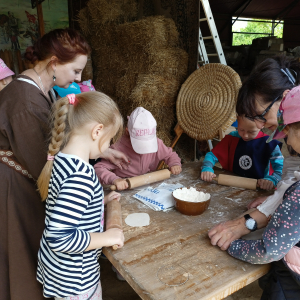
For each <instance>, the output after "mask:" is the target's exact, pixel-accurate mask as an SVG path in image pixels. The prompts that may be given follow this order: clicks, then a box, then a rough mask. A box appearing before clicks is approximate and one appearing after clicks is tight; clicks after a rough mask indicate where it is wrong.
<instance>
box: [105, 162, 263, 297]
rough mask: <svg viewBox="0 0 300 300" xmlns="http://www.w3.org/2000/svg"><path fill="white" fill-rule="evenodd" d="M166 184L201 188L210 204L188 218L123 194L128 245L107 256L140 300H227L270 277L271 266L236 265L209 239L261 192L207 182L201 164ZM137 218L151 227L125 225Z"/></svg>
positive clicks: (187, 168)
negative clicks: (144, 217)
mask: <svg viewBox="0 0 300 300" xmlns="http://www.w3.org/2000/svg"><path fill="white" fill-rule="evenodd" d="M220 172H222V171H220ZM165 182H167V183H181V184H183V185H184V186H186V187H190V186H193V187H197V188H201V189H202V190H203V191H204V192H206V193H210V194H211V202H210V206H209V208H208V210H207V211H205V212H204V213H203V214H202V215H200V216H185V215H182V214H181V213H179V212H177V211H176V210H175V209H172V210H170V211H167V212H156V211H153V210H152V209H150V208H148V207H147V206H146V205H144V204H142V203H141V202H139V201H138V200H137V199H135V198H133V197H132V195H133V194H134V193H136V192H137V189H135V190H127V191H123V192H121V193H122V198H121V204H122V217H123V230H124V235H125V245H124V247H123V248H122V249H118V250H116V251H113V250H112V248H104V249H103V252H104V254H105V255H106V256H107V258H108V259H109V260H110V261H111V262H112V264H113V265H114V266H115V267H116V268H117V269H118V270H119V272H120V273H121V274H122V275H123V277H124V278H125V279H126V280H127V282H128V283H129V284H130V285H131V286H132V288H133V289H134V290H135V291H136V292H137V293H138V295H139V296H140V297H141V298H142V299H160V300H173V299H178V300H183V299H184V300H192V299H195V300H196V299H197V300H199V299H205V300H206V299H214V300H218V299H223V298H225V297H227V296H228V295H230V294H232V293H234V292H235V291H237V290H239V289H241V288H242V287H244V286H246V285H247V284H249V283H251V282H253V281H255V280H256V279H258V278H259V277H261V276H262V275H264V274H265V273H266V272H267V271H268V269H269V266H268V265H251V264H248V263H245V262H242V261H239V260H237V259H234V258H233V257H231V256H229V255H228V254H227V252H226V251H221V250H220V249H219V248H218V247H214V246H212V245H211V244H210V240H209V238H208V236H207V232H208V230H209V229H210V228H211V227H213V226H214V225H216V224H218V223H219V222H222V221H226V220H229V219H233V218H235V217H237V216H239V215H240V214H242V213H243V212H244V211H245V210H246V204H247V203H248V202H249V201H250V200H252V199H254V198H256V197H257V196H259V195H262V194H264V192H263V191H250V190H242V189H237V188H232V187H226V186H221V185H217V184H215V183H207V182H203V181H201V180H200V163H186V164H184V165H183V172H182V173H181V174H180V175H178V176H172V177H171V178H170V179H168V180H166V181H165ZM160 183H161V182H159V183H156V184H152V185H151V186H153V187H155V186H158V185H159V184H160ZM139 189H141V188H139ZM136 212H146V213H148V214H149V216H150V225H149V226H147V227H130V226H128V225H126V223H125V222H124V219H125V218H126V217H127V215H129V214H131V213H136Z"/></svg>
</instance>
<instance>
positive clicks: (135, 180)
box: [110, 169, 171, 191]
mask: <svg viewBox="0 0 300 300" xmlns="http://www.w3.org/2000/svg"><path fill="white" fill-rule="evenodd" d="M170 176H171V172H170V171H169V170H168V169H164V170H160V171H155V172H151V173H147V174H144V175H141V176H136V177H131V178H127V179H126V181H127V182H128V185H129V187H128V189H134V188H136V187H139V186H142V185H146V184H150V183H153V182H157V181H161V180H164V179H169V178H170ZM110 189H111V190H112V191H115V190H116V189H117V187H116V186H115V185H111V186H110Z"/></svg>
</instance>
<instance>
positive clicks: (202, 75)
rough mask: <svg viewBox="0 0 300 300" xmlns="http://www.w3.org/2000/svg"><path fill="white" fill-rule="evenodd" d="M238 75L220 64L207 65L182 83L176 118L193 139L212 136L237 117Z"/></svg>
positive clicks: (225, 127) (206, 138)
mask: <svg viewBox="0 0 300 300" xmlns="http://www.w3.org/2000/svg"><path fill="white" fill-rule="evenodd" d="M241 85H242V83H241V79H240V76H239V75H238V74H237V73H236V72H235V71H234V70H233V69H232V68H230V67H228V66H226V65H222V64H207V65H205V66H203V67H201V68H199V69H198V70H196V71H195V72H194V73H192V74H191V75H190V76H189V78H188V79H187V80H186V81H185V83H184V84H183V85H182V86H181V89H180V92H179V95H178V98H177V103H176V111H177V119H178V122H179V124H180V126H181V127H182V128H183V130H184V132H185V133H186V134H188V135H189V136H190V137H192V138H194V139H196V140H199V141H201V140H208V139H212V138H214V137H216V136H218V134H219V130H220V129H222V130H223V131H225V130H226V129H227V128H228V127H229V126H230V125H231V124H232V123H233V122H234V121H235V120H236V112H235V106H236V100H237V96H238V92H239V89H240V87H241Z"/></svg>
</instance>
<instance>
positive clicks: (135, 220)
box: [125, 213, 150, 227]
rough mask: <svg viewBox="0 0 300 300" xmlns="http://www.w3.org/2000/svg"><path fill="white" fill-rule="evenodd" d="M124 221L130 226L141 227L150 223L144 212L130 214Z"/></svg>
mask: <svg viewBox="0 0 300 300" xmlns="http://www.w3.org/2000/svg"><path fill="white" fill-rule="evenodd" d="M125 223H126V224H127V225H129V226H131V227H142V226H148V225H149V224H150V217H149V215H148V214H146V213H135V214H130V215H128V216H127V217H126V219H125Z"/></svg>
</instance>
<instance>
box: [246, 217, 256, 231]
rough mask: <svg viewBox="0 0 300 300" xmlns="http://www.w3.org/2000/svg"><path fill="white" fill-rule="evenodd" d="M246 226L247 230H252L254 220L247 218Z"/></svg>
mask: <svg viewBox="0 0 300 300" xmlns="http://www.w3.org/2000/svg"><path fill="white" fill-rule="evenodd" d="M246 227H247V228H248V229H249V230H253V229H254V228H255V220H254V219H252V218H251V219H248V220H247V221H246Z"/></svg>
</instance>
